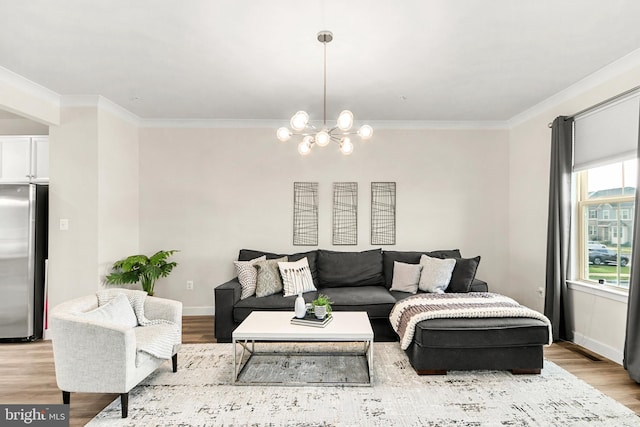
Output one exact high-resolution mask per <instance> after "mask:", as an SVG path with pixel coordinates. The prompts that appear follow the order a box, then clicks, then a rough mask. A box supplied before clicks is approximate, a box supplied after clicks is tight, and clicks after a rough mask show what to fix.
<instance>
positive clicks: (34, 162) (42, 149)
mask: <svg viewBox="0 0 640 427" xmlns="http://www.w3.org/2000/svg"><path fill="white" fill-rule="evenodd" d="M48 181H49V138H48V137H46V136H37V137H29V136H2V137H0V182H48Z"/></svg>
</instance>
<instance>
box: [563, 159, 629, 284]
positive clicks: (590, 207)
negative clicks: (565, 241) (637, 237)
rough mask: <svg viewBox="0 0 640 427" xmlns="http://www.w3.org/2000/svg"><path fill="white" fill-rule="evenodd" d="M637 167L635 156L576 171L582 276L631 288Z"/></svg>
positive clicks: (594, 280) (580, 277) (586, 279)
mask: <svg viewBox="0 0 640 427" xmlns="http://www.w3.org/2000/svg"><path fill="white" fill-rule="evenodd" d="M637 169H638V166H637V160H636V159H633V160H626V161H621V162H616V163H611V164H607V165H605V166H599V167H593V168H589V169H585V170H582V171H579V172H575V173H574V179H575V183H576V187H577V188H576V190H577V191H576V194H577V209H578V211H579V212H580V213H581V214H580V215H577V218H578V219H579V223H578V224H577V227H578V230H580V231H579V235H580V237H579V239H578V246H579V254H580V256H579V260H578V262H579V264H580V268H579V270H580V274H579V279H581V280H585V281H592V282H599V283H604V284H606V285H610V286H616V287H620V288H628V287H629V260H630V259H631V249H632V248H631V239H632V236H633V217H634V209H635V190H636V188H635V187H636V175H637ZM594 212H595V213H594Z"/></svg>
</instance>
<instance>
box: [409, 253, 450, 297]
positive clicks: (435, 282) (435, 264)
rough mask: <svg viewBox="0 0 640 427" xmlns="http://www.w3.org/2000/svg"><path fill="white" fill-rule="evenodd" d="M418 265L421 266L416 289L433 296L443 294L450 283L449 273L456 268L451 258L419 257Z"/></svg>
mask: <svg viewBox="0 0 640 427" xmlns="http://www.w3.org/2000/svg"><path fill="white" fill-rule="evenodd" d="M420 265H422V266H423V268H422V274H421V275H420V283H419V285H418V287H419V288H420V290H421V291H424V292H431V293H434V294H443V293H444V290H445V289H447V286H449V283H450V281H451V273H452V272H453V269H454V267H455V266H456V260H455V259H453V258H448V259H440V258H433V257H430V256H428V255H422V256H421V257H420Z"/></svg>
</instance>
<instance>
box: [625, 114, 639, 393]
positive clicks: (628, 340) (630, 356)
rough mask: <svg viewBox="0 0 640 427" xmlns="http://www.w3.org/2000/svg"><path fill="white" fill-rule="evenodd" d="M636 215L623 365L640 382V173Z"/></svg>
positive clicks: (637, 183)
mask: <svg viewBox="0 0 640 427" xmlns="http://www.w3.org/2000/svg"><path fill="white" fill-rule="evenodd" d="M639 114H640V113H639ZM636 156H637V158H638V159H640V132H638V147H637V154H636ZM637 175H638V176H637V182H636V200H635V215H634V217H633V239H632V241H631V245H632V246H631V247H632V251H631V259H630V260H629V261H630V262H631V278H630V279H629V299H628V302H627V331H626V336H625V341H624V358H623V366H624V368H625V369H626V370H627V372H628V373H629V377H631V379H632V380H634V381H635V382H637V383H640V270H639V269H638V268H636V267H638V266H640V234H639V233H638V226H639V225H640V204H639V203H638V200H639V199H640V194H639V193H638V188H640V173H638V174H637Z"/></svg>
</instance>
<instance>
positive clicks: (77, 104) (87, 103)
mask: <svg viewBox="0 0 640 427" xmlns="http://www.w3.org/2000/svg"><path fill="white" fill-rule="evenodd" d="M61 106H62V107H64V108H86V107H91V108H99V109H101V110H104V111H108V112H110V113H111V114H113V115H115V116H116V117H119V118H121V119H122V120H125V121H127V122H129V123H131V124H134V125H136V126H140V122H141V121H142V120H141V119H140V117H138V116H137V115H135V114H133V113H132V112H131V111H129V110H127V109H126V108H123V107H121V106H120V105H118V104H116V103H115V102H113V101H111V100H110V99H108V98H105V97H104V96H102V95H65V96H63V97H62V103H61Z"/></svg>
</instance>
